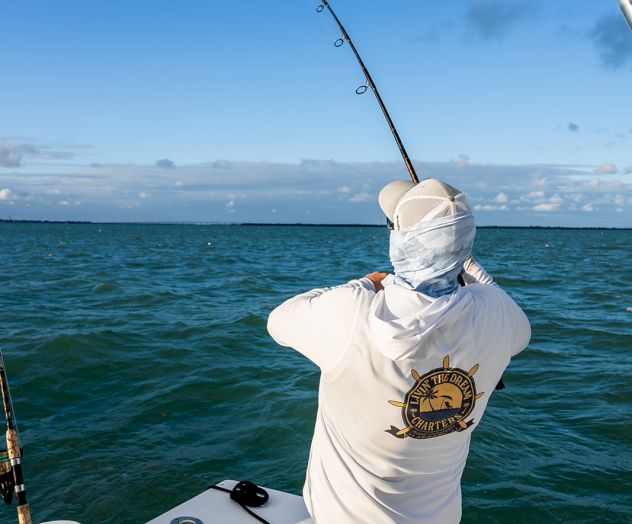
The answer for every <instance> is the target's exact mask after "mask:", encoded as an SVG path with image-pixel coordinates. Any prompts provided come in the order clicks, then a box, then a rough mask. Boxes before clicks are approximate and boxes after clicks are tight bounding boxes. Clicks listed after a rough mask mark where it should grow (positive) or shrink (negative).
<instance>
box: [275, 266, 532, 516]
mask: <svg viewBox="0 0 632 524" xmlns="http://www.w3.org/2000/svg"><path fill="white" fill-rule="evenodd" d="M464 280H465V282H466V284H468V285H466V286H465V287H460V288H459V289H458V290H457V291H456V292H454V293H452V294H449V295H445V296H442V297H439V298H431V297H428V296H426V295H423V294H421V293H418V292H415V291H411V290H407V289H404V288H402V287H399V286H397V285H390V286H387V287H385V289H384V291H380V292H378V293H376V292H375V290H374V287H373V284H372V283H371V281H370V280H368V279H366V278H365V279H360V280H352V281H351V282H349V283H347V284H345V285H342V286H337V287H333V288H328V289H314V290H312V291H309V292H307V293H303V294H301V295H298V296H296V297H294V298H292V299H290V300H288V301H286V302H284V303H283V304H281V305H280V306H279V307H278V308H276V309H275V310H274V311H273V312H272V313H271V314H270V317H269V319H268V331H269V332H270V334H271V335H272V337H273V338H274V339H275V340H276V341H277V342H278V343H279V344H281V345H283V346H289V347H292V348H294V349H296V350H297V351H299V352H300V353H302V354H303V355H305V356H306V357H307V358H309V359H310V360H311V361H313V362H314V363H315V364H316V365H317V366H319V367H320V369H321V379H320V387H319V395H318V413H317V416H316V426H315V429H314V438H313V440H312V446H311V450H310V457H309V464H308V467H307V478H306V481H305V486H304V490H303V495H304V499H305V503H306V505H307V508H308V510H309V512H310V514H311V515H312V517H313V519H314V521H315V522H316V523H318V524H321V523H323V524H345V523H349V524H351V523H353V524H359V523H368V524H387V523H389V524H391V523H398V524H399V523H402V524H404V523H405V524H413V523H415V524H420V523H436V524H449V523H455V522H458V521H459V520H460V518H461V487H460V481H461V474H462V472H463V468H464V466H465V461H466V459H467V454H468V451H469V445H470V436H471V433H472V431H473V429H475V428H476V426H477V425H478V424H479V423H480V420H481V417H482V416H483V412H484V411H485V407H486V405H487V402H488V400H489V397H490V396H491V394H492V392H493V391H494V387H495V386H496V384H497V383H498V381H499V379H500V378H501V375H502V373H503V370H504V369H505V368H506V366H507V365H508V363H509V360H510V359H511V357H512V356H514V355H516V354H517V353H519V352H520V351H521V350H522V349H524V348H525V347H526V345H527V344H528V342H529V338H530V336H531V329H530V326H529V322H528V320H527V318H526V316H525V314H524V313H523V312H522V310H521V309H520V308H519V307H518V306H517V305H516V303H515V302H514V301H513V300H512V299H511V298H510V297H509V296H508V295H507V294H506V293H505V292H504V291H503V290H502V289H500V288H499V287H498V286H497V285H496V284H494V283H493V281H492V279H491V277H489V275H487V273H485V271H484V270H483V269H482V268H481V267H480V266H478V264H476V263H475V262H474V261H473V260H471V259H470V260H469V261H468V262H466V265H465V273H464Z"/></svg>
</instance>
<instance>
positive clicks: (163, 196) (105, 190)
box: [0, 160, 632, 225]
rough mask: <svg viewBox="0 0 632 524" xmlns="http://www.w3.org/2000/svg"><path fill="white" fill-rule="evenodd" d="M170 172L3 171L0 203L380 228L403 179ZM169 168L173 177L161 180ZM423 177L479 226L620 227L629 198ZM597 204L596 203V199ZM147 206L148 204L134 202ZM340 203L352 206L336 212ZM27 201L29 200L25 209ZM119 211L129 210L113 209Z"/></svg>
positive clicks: (82, 216)
mask: <svg viewBox="0 0 632 524" xmlns="http://www.w3.org/2000/svg"><path fill="white" fill-rule="evenodd" d="M175 169H176V170H177V171H174V170H169V169H157V168H156V166H155V165H154V163H153V162H152V163H150V164H146V165H133V164H103V165H94V166H87V165H78V164H77V165H74V166H73V165H66V166H64V167H63V170H60V169H52V168H50V166H46V168H45V169H44V168H39V167H38V168H33V167H29V166H25V167H24V171H25V173H19V174H18V173H17V170H16V172H8V173H3V175H2V178H1V179H0V180H1V181H0V191H1V188H7V189H8V188H11V189H10V191H11V193H7V192H6V191H5V192H3V193H2V195H3V196H2V197H1V198H2V200H0V203H2V204H4V205H5V206H6V205H8V203H9V201H8V200H7V198H8V196H9V195H10V196H11V198H15V200H14V202H15V208H16V210H18V211H20V216H21V217H23V218H43V219H52V220H54V219H60V218H61V219H67V218H73V219H77V220H106V221H107V220H114V219H117V220H149V221H153V220H170V221H172V220H173V221H195V222H198V221H200V222H203V221H221V220H226V216H229V213H230V212H231V211H230V210H231V209H235V211H237V208H239V213H238V214H239V216H240V219H241V220H243V221H248V222H257V221H266V220H267V219H269V217H270V214H271V211H270V210H271V209H277V210H278V209H282V210H283V213H281V212H279V214H278V216H279V217H281V216H282V218H283V220H287V221H288V222H292V221H304V218H305V212H306V211H311V214H310V219H311V220H312V221H313V222H338V223H340V222H348V223H380V222H381V214H380V211H379V208H378V206H377V193H378V190H379V188H380V187H382V186H383V185H384V184H386V183H387V182H388V181H390V180H395V179H401V178H405V171H403V166H402V164H401V162H352V163H338V162H331V161H323V162H318V161H305V162H302V163H295V164H287V163H285V164H284V163H274V162H236V161H231V162H225V163H224V162H221V163H219V165H216V164H215V163H213V162H206V163H200V164H191V165H179V166H178V167H176V168H175ZM5 171H7V170H5ZM175 172H177V177H172V176H170V175H171V174H172V173H175ZM423 172H424V176H428V177H431V178H438V179H441V180H445V181H446V182H447V183H449V184H451V185H453V186H455V187H457V188H459V189H461V190H463V191H465V192H466V193H467V195H468V198H469V200H470V202H471V203H472V205H473V206H474V205H475V204H478V205H479V206H480V207H478V208H476V209H477V210H478V211H479V212H481V213H482V215H483V216H484V217H485V216H486V217H487V218H486V219H483V222H485V220H487V222H488V223H489V222H490V221H491V220H494V221H495V220H498V218H497V217H495V216H494V215H493V213H494V212H495V213H500V212H503V211H505V210H506V209H509V207H511V210H512V211H514V213H504V218H503V219H502V220H500V221H499V222H497V223H498V224H499V225H510V224H511V225H514V224H515V225H529V224H534V225H536V224H537V225H557V224H560V225H570V224H577V225H584V224H586V225H594V224H596V223H599V224H606V225H607V224H609V223H612V224H613V225H625V224H624V222H625V219H626V217H625V216H624V215H621V214H620V213H616V212H615V208H616V207H618V208H622V209H623V208H625V209H626V210H627V209H628V206H631V207H632V203H629V202H628V201H630V202H632V184H631V183H630V182H632V181H628V180H627V178H626V177H623V176H621V185H620V187H618V188H617V189H615V188H614V187H611V186H612V178H614V177H612V175H611V176H609V177H607V178H602V177H598V176H595V177H594V182H593V181H590V180H589V177H587V171H586V168H585V167H581V166H578V167H576V168H574V167H572V166H547V165H537V166H534V165H520V166H512V165H489V164H488V165H481V164H472V163H470V164H469V166H468V168H467V169H466V170H464V169H461V168H460V167H459V166H458V165H457V164H456V161H455V160H453V161H449V162H426V163H425V164H424V165H423ZM25 175H28V176H25ZM592 176H593V175H592V174H591V175H590V177H592ZM481 182H483V183H481ZM535 184H541V186H537V185H535ZM584 184H588V185H586V186H584ZM591 186H594V187H591ZM141 193H144V194H145V195H146V196H145V198H146V200H145V199H142V198H141V197H140V196H139V195H140V194H141ZM582 193H584V195H583V194H582ZM551 195H552V196H551ZM616 195H621V197H623V199H624V201H623V203H622V204H619V203H618V202H619V201H621V198H618V200H617V201H616V202H615V198H616ZM51 199H52V200H51ZM600 199H605V200H604V201H603V203H601V200H600ZM61 200H66V201H68V202H69V203H72V202H75V201H77V202H81V207H76V206H75V205H73V206H70V207H65V208H63V207H60V206H59V205H58V202H59V201H61ZM149 201H151V202H152V203H155V204H156V205H155V206H143V204H144V203H146V202H149ZM238 201H239V202H240V205H239V206H237V202H238ZM230 202H233V204H232V205H231V204H230ZM345 202H352V203H354V205H353V206H349V205H346V206H345V205H344V203H345ZM587 202H591V203H592V205H593V206H594V210H595V211H594V213H592V214H589V213H585V212H582V211H581V206H582V205H583V204H586V203H587ZM27 203H30V204H31V207H30V208H28V209H27V208H26V204H27ZM209 203H210V204H211V205H209ZM510 203H511V204H510ZM51 204H53V205H54V207H51ZM503 206H507V207H506V208H504V207H503ZM535 206H540V207H538V208H537V210H539V211H555V210H557V209H559V210H562V209H563V210H564V211H565V213H563V214H562V213H560V214H559V215H556V216H553V215H551V217H550V218H549V217H547V216H546V213H545V212H544V213H542V215H544V216H543V217H542V218H541V219H540V218H539V219H537V220H535V221H533V216H534V212H533V208H534V207H535ZM121 208H123V209H129V210H130V211H129V212H125V213H123V212H121ZM55 209H57V211H55ZM62 209H63V211H64V213H63V215H62V213H61V212H60V211H61V210H62ZM71 209H72V210H73V211H74V214H71V213H70V210H71ZM12 214H14V215H15V214H16V213H14V212H12ZM235 216H236V215H235ZM597 219H598V220H599V222H595V221H596V220H597ZM582 220H583V221H582ZM609 220H610V222H609Z"/></svg>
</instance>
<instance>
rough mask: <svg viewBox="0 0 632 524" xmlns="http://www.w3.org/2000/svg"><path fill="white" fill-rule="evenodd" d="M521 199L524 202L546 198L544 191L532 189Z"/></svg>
mask: <svg viewBox="0 0 632 524" xmlns="http://www.w3.org/2000/svg"><path fill="white" fill-rule="evenodd" d="M520 200H522V201H523V202H538V201H541V200H544V191H531V192H529V193H527V194H526V195H522V196H521V197H520Z"/></svg>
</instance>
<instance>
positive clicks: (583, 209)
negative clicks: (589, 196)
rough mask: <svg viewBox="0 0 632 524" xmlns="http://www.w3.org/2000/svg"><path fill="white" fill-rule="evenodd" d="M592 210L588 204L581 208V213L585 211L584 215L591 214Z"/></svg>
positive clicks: (591, 206)
mask: <svg viewBox="0 0 632 524" xmlns="http://www.w3.org/2000/svg"><path fill="white" fill-rule="evenodd" d="M594 210H595V209H594V208H593V205H592V204H591V203H590V202H589V203H588V204H584V205H583V206H582V211H586V213H592V212H593V211H594Z"/></svg>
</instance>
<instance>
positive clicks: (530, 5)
mask: <svg viewBox="0 0 632 524" xmlns="http://www.w3.org/2000/svg"><path fill="white" fill-rule="evenodd" d="M318 4H319V2H318V1H312V0H278V1H275V2H261V1H255V0H244V1H242V2H218V1H201V0H186V1H183V2H166V1H163V0H152V1H151V2H150V1H145V0H136V1H134V2H123V1H120V0H111V1H109V2H85V1H84V0H58V1H56V2H50V1H47V0H32V1H30V2H3V7H2V12H3V15H2V21H3V24H2V26H3V27H2V31H1V32H0V48H2V49H3V50H4V51H5V52H4V53H3V66H2V75H1V76H0V218H5V219H6V218H10V217H11V218H13V219H41V220H92V221H152V222H163V221H164V222H307V223H376V224H377V223H382V222H383V219H382V217H381V214H380V212H379V209H378V207H377V204H376V199H377V193H378V192H379V189H380V188H381V187H382V186H383V185H384V184H386V183H387V182H389V181H390V180H393V179H406V178H408V174H407V171H406V169H405V167H404V164H403V162H402V159H401V156H399V151H398V149H397V147H396V145H395V142H394V140H393V138H392V136H391V134H390V131H389V129H388V126H387V124H386V121H385V120H384V118H383V116H382V114H381V112H380V109H379V107H378V105H377V103H376V101H375V99H374V97H373V96H372V94H371V92H370V91H368V92H367V93H366V94H364V95H362V96H358V95H356V94H355V89H356V88H357V87H358V86H360V85H362V84H363V83H364V78H363V75H362V72H361V70H360V69H359V67H358V64H357V63H356V62H355V60H354V58H353V55H352V53H351V51H350V48H349V46H348V45H343V46H342V47H340V48H335V47H334V46H333V42H334V40H336V38H338V36H340V33H339V30H338V29H337V27H336V26H335V24H334V22H333V20H332V19H331V17H330V16H329V15H328V14H327V13H326V12H325V13H320V14H319V13H317V12H316V10H315V8H316V7H317V6H318ZM331 4H332V7H333V8H334V9H335V10H336V13H337V14H338V16H339V17H340V19H341V20H342V22H343V23H344V24H345V26H346V28H347V31H348V32H349V34H350V36H351V38H352V39H353V41H354V43H355V44H356V46H357V48H358V50H359V51H360V53H361V55H362V57H363V59H364V61H365V63H366V65H367V67H368V68H369V71H370V72H371V74H372V76H373V78H374V80H375V82H376V84H377V86H378V88H379V90H380V93H381V95H382V97H383V98H384V100H385V102H386V105H387V107H388V109H389V112H390V113H391V116H392V118H393V120H394V122H395V125H396V126H397V129H398V131H399V134H400V135H401V137H402V140H403V142H404V144H405V146H406V149H407V150H408V153H409V155H410V156H411V158H412V159H413V162H414V164H415V166H416V170H417V171H418V174H419V175H420V176H421V177H435V178H440V179H442V180H445V181H446V182H448V183H450V184H452V185H454V186H456V187H458V188H459V189H461V190H463V191H465V192H466V193H467V195H468V198H469V201H470V204H471V205H472V207H473V208H474V212H475V215H476V219H477V223H479V224H481V225H519V226H529V225H540V226H599V227H632V103H631V102H630V86H631V85H632V32H631V31H630V29H629V28H628V26H627V24H626V22H625V19H624V18H623V16H621V13H620V10H619V5H618V0H583V1H582V2H577V1H574V0H573V1H571V0H556V1H555V2H547V1H545V0H467V1H466V0H453V1H451V2H438V1H434V2H433V1H430V0H422V1H420V0H391V1H389V2H378V1H376V0H370V1H369V0H366V1H359V0H332V1H331Z"/></svg>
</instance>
